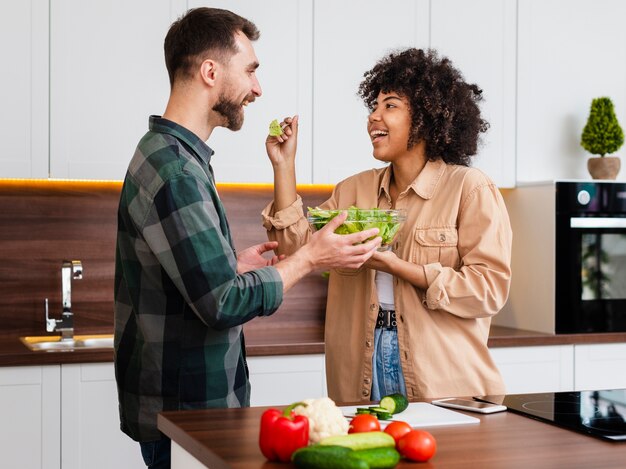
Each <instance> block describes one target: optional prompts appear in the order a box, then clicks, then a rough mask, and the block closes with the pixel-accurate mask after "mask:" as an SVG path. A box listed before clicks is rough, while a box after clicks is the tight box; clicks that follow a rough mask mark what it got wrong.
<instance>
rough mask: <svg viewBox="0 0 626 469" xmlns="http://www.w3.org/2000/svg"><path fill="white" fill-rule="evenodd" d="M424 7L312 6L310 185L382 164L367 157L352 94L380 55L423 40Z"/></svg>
mask: <svg viewBox="0 0 626 469" xmlns="http://www.w3.org/2000/svg"><path fill="white" fill-rule="evenodd" d="M424 5H428V2H425V1H417V2H416V1H414V0H387V1H385V2H384V3H381V2H379V1H372V0H366V1H360V2H354V1H351V2H338V1H334V0H317V1H316V2H315V5H314V11H313V16H314V22H313V24H314V31H313V41H314V45H313V51H314V59H313V61H314V70H313V85H314V89H313V94H314V102H313V113H314V114H313V128H314V133H313V182H314V183H316V184H335V183H337V182H339V181H340V180H342V179H344V178H346V177H348V176H350V175H352V174H356V173H358V172H360V171H363V170H366V169H370V168H377V167H381V166H382V165H383V164H382V163H381V162H379V161H377V160H375V159H374V157H373V156H372V144H371V141H370V138H369V136H368V134H367V116H368V111H367V109H366V107H365V105H364V104H363V101H362V100H361V99H360V98H359V97H358V96H357V91H358V88H359V84H360V83H361V81H362V80H363V73H365V71H367V70H369V69H371V68H372V67H373V66H374V64H375V63H376V62H377V61H378V60H379V59H380V58H381V57H382V56H383V55H385V54H386V53H388V52H390V51H391V50H392V49H397V48H406V47H410V46H415V45H416V43H417V42H418V40H419V39H420V38H421V37H422V36H425V37H428V36H427V34H424V33H425V31H424V29H423V27H422V24H424V22H418V14H423V10H422V9H420V8H422V7H423V6H424ZM418 24H419V28H418ZM425 24H426V25H427V24H428V23H425ZM420 32H421V35H420V36H419V37H418V33H420ZM421 45H424V44H421ZM303 124H304V123H303Z"/></svg>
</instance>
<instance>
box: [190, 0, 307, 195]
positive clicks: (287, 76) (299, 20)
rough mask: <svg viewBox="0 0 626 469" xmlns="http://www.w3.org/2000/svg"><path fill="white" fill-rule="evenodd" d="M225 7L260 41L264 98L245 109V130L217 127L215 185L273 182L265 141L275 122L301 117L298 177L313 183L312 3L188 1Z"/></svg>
mask: <svg viewBox="0 0 626 469" xmlns="http://www.w3.org/2000/svg"><path fill="white" fill-rule="evenodd" d="M199 6H210V7H215V8H225V9H228V10H231V11H232V12H234V13H237V14H238V15H241V16H243V17H245V18H248V19H249V20H250V21H252V22H253V23H254V24H256V26H257V27H258V28H259V31H260V32H261V37H260V38H259V40H258V41H256V42H254V43H253V44H254V50H255V52H256V55H257V57H258V59H259V63H260V64H261V65H260V67H259V68H258V70H257V77H258V79H259V83H260V84H261V90H262V95H261V97H260V98H258V99H257V100H256V101H255V102H254V103H252V104H250V105H249V106H248V107H246V109H245V120H244V124H243V127H242V128H241V130H239V131H237V132H233V131H231V130H228V129H225V128H223V127H218V128H216V129H215V130H214V131H213V133H212V135H211V138H210V139H209V141H208V144H209V146H210V147H211V148H212V149H213V150H215V155H214V156H213V158H212V159H211V164H212V165H213V168H214V170H215V179H216V180H217V182H245V183H254V182H261V183H271V182H273V180H274V175H273V172H272V167H271V165H270V162H269V159H268V157H267V153H266V152H265V139H266V137H267V134H268V131H269V124H270V122H271V121H272V120H273V119H278V120H281V119H282V118H283V117H286V116H293V115H294V114H298V115H299V118H300V127H299V133H298V154H297V160H296V161H297V162H296V176H297V180H298V182H299V183H303V184H307V183H311V182H312V180H311V165H312V163H311V153H312V137H311V136H312V131H313V117H312V100H313V85H312V67H313V59H312V54H313V51H312V43H313V39H312V28H313V15H312V11H313V0H298V1H296V2H292V1H289V2H285V1H281V0H264V1H262V2H251V1H249V0H216V1H210V2H209V1H202V0H189V8H194V7H199Z"/></svg>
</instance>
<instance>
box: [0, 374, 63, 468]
mask: <svg viewBox="0 0 626 469" xmlns="http://www.w3.org/2000/svg"><path fill="white" fill-rule="evenodd" d="M60 393H61V381H60V367H59V366H58V365H54V366H22V367H7V368H0V416H1V417H0V461H1V462H0V466H2V467H7V468H9V467H11V468H20V469H59V468H60V466H61V448H60V446H59V431H60V424H59V422H60V417H61V412H60V409H61V407H60V405H59V403H60V401H61V395H60Z"/></svg>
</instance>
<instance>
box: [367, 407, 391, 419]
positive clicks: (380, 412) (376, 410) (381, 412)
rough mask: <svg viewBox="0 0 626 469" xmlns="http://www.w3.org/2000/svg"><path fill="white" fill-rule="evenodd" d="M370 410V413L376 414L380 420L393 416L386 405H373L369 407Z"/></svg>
mask: <svg viewBox="0 0 626 469" xmlns="http://www.w3.org/2000/svg"><path fill="white" fill-rule="evenodd" d="M369 412H370V414H373V415H375V416H376V417H377V418H378V420H389V419H390V418H392V413H391V412H390V411H389V410H388V409H385V408H384V407H380V406H372V407H369Z"/></svg>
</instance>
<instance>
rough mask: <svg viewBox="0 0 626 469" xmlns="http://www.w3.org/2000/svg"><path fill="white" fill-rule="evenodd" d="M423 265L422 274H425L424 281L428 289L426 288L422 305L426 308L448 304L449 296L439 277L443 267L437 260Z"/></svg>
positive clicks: (438, 307)
mask: <svg viewBox="0 0 626 469" xmlns="http://www.w3.org/2000/svg"><path fill="white" fill-rule="evenodd" d="M423 267H424V275H425V276H426V283H427V284H428V289H427V290H426V299H425V300H424V302H423V303H424V306H426V307H427V308H428V309H441V308H442V307H444V306H448V305H449V304H450V298H448V293H447V292H446V289H445V287H444V285H443V281H442V279H441V278H440V276H441V272H442V271H443V267H442V265H441V264H440V263H439V262H434V263H432V264H426V265H424V266H423Z"/></svg>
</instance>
